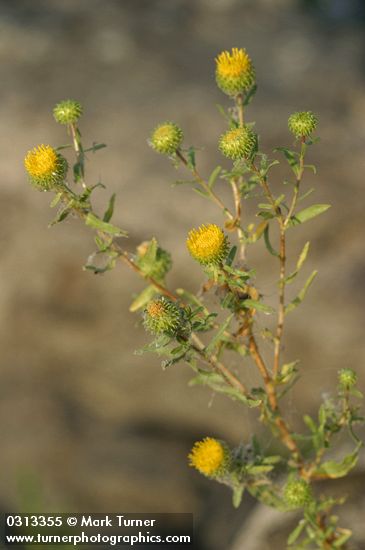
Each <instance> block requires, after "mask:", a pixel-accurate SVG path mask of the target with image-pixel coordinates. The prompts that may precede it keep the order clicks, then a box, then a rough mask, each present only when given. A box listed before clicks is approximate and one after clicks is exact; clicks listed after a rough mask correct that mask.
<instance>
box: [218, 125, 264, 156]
mask: <svg viewBox="0 0 365 550" xmlns="http://www.w3.org/2000/svg"><path fill="white" fill-rule="evenodd" d="M219 149H220V150H221V152H222V153H223V155H224V156H225V157H228V158H230V159H232V160H240V159H243V158H244V159H246V160H250V159H251V158H252V157H253V156H254V154H255V152H256V149H257V135H256V134H255V132H254V131H253V130H251V128H249V127H248V126H243V127H240V128H234V129H233V130H229V131H228V132H226V133H225V134H223V136H221V138H220V140H219Z"/></svg>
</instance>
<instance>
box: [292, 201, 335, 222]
mask: <svg viewBox="0 0 365 550" xmlns="http://www.w3.org/2000/svg"><path fill="white" fill-rule="evenodd" d="M329 208H331V205H330V204H312V206H309V207H308V208H305V209H304V210H301V211H300V212H298V213H297V214H295V215H294V216H292V218H291V219H290V223H289V225H291V226H293V225H297V224H299V223H304V222H307V221H308V220H311V219H312V218H315V217H316V216H319V215H320V214H323V212H326V210H328V209H329Z"/></svg>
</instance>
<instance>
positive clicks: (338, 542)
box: [333, 529, 352, 548]
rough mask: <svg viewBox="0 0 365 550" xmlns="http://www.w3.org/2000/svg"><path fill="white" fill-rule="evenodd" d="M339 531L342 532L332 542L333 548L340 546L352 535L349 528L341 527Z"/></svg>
mask: <svg viewBox="0 0 365 550" xmlns="http://www.w3.org/2000/svg"><path fill="white" fill-rule="evenodd" d="M341 531H342V532H343V533H342V535H341V536H340V537H338V538H337V539H336V540H335V542H334V543H333V547H334V548H341V547H342V546H343V545H344V544H345V543H346V542H347V541H348V540H349V539H350V538H351V537H352V531H350V529H341Z"/></svg>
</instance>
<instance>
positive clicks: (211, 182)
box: [208, 166, 222, 189]
mask: <svg viewBox="0 0 365 550" xmlns="http://www.w3.org/2000/svg"><path fill="white" fill-rule="evenodd" d="M221 170H222V167H221V166H217V167H216V168H214V170H213V172H212V173H211V174H210V177H209V180H208V185H209V188H210V189H212V187H213V185H214V184H215V182H216V179H217V177H218V176H219V174H220V172H221Z"/></svg>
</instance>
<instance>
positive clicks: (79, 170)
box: [73, 162, 84, 183]
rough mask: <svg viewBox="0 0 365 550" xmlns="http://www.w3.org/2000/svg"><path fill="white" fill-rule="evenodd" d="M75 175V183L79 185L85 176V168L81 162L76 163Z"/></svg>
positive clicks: (74, 167)
mask: <svg viewBox="0 0 365 550" xmlns="http://www.w3.org/2000/svg"><path fill="white" fill-rule="evenodd" d="M73 173H74V180H75V183H78V182H79V181H81V180H82V177H83V175H84V167H83V164H82V163H81V162H76V164H74V166H73Z"/></svg>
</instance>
